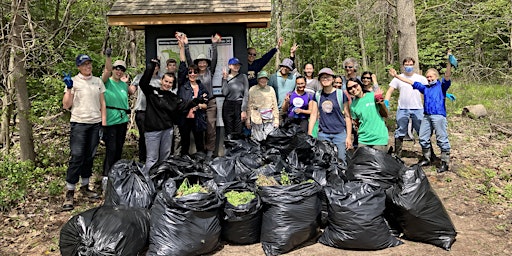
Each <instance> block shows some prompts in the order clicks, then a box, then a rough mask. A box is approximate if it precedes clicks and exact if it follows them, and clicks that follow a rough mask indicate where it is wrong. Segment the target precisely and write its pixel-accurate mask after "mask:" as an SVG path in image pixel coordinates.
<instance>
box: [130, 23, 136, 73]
mask: <svg viewBox="0 0 512 256" xmlns="http://www.w3.org/2000/svg"><path fill="white" fill-rule="evenodd" d="M128 33H129V34H130V43H129V46H128V51H129V55H130V66H131V67H137V37H136V35H135V30H133V29H130V30H129V31H128Z"/></svg>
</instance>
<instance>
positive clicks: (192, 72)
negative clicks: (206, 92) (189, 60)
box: [188, 70, 197, 75]
mask: <svg viewBox="0 0 512 256" xmlns="http://www.w3.org/2000/svg"><path fill="white" fill-rule="evenodd" d="M188 74H189V75H192V74H197V71H195V70H190V71H188Z"/></svg>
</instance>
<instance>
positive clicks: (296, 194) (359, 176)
mask: <svg viewBox="0 0 512 256" xmlns="http://www.w3.org/2000/svg"><path fill="white" fill-rule="evenodd" d="M225 146H226V151H225V152H226V154H225V156H222V157H217V158H215V159H213V160H211V161H206V160H205V158H204V155H199V154H197V155H195V156H193V157H176V156H171V157H170V158H168V159H166V160H164V161H162V162H159V163H157V164H155V165H154V166H153V167H152V168H151V170H150V172H149V174H146V175H144V174H143V173H142V172H141V169H142V165H141V164H139V163H135V162H133V161H128V160H120V161H119V162H118V163H116V164H115V165H114V167H113V168H112V170H111V172H110V173H109V181H108V184H107V190H106V194H105V203H104V205H103V206H101V207H97V208H94V209H90V210H88V211H85V212H83V213H80V214H78V215H76V216H74V217H72V218H71V219H70V220H69V221H68V222H67V223H66V224H65V225H64V226H63V228H62V229H61V235H60V251H61V254H62V255H64V256H66V255H140V254H143V253H146V255H203V254H207V253H211V252H213V251H215V250H218V249H220V247H221V246H222V244H223V243H231V244H239V245H246V244H254V243H259V242H261V244H262V248H263V251H264V253H265V255H280V254H283V253H287V252H289V251H292V250H294V249H295V248H298V247H300V246H304V245H307V244H311V243H315V242H317V241H318V242H320V243H322V244H324V245H328V246H332V247H336V248H341V249H350V250H379V249H385V248H388V247H393V246H398V245H401V244H402V243H403V241H402V239H405V240H411V241H419V242H424V243H429V244H433V245H435V246H438V247H441V248H443V249H445V250H450V248H451V246H452V244H453V243H454V242H455V236H456V234H457V233H456V231H455V227H454V226H453V223H452V221H451V219H450V217H449V216H448V214H447V212H446V210H445V209H444V206H443V205H442V203H441V201H440V200H439V198H438V197H437V195H436V194H435V192H434V191H433V189H432V188H431V186H430V184H429V182H428V179H427V177H426V176H425V173H424V172H423V171H422V169H421V168H420V167H419V166H412V167H408V166H406V165H405V164H404V163H403V162H402V161H401V160H400V159H397V158H395V157H392V156H390V155H388V154H385V153H384V152H381V151H378V150H375V149H373V148H368V147H360V148H358V149H357V150H355V151H354V152H353V153H352V154H351V156H350V158H349V159H348V165H347V166H343V165H342V164H341V163H340V162H339V161H338V160H337V157H336V156H337V152H336V148H335V146H334V145H333V144H331V143H328V142H321V141H318V140H316V139H314V138H312V137H310V136H308V135H306V134H304V133H303V132H300V130H299V128H298V126H294V125H292V126H287V127H284V128H281V129H276V130H274V131H273V132H272V133H271V134H270V135H269V136H268V137H267V139H266V140H265V141H263V142H256V141H253V140H251V139H247V138H244V139H236V140H228V141H226V142H225ZM284 174H285V175H284ZM283 175H284V176H283ZM262 177H263V178H264V180H271V181H272V182H271V183H269V184H262V183H261V180H262ZM184 182H188V183H190V184H199V185H200V186H201V187H202V188H203V189H204V191H202V192H200V193H192V194H188V195H183V196H182V195H179V189H178V188H179V187H180V186H181V185H182V184H183V183H184ZM229 191H237V192H246V191H247V192H251V193H252V194H254V198H253V199H251V200H250V201H249V202H248V203H246V204H241V205H232V204H231V203H230V202H228V201H227V199H226V196H225V194H226V193H227V192H229Z"/></svg>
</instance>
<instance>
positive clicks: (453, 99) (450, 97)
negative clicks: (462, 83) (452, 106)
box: [446, 93, 457, 102]
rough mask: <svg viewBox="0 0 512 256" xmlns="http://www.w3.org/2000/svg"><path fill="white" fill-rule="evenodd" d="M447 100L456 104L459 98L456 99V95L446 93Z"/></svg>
mask: <svg viewBox="0 0 512 256" xmlns="http://www.w3.org/2000/svg"><path fill="white" fill-rule="evenodd" d="M446 98H448V99H449V100H450V101H452V102H454V101H455V100H456V99H457V98H456V97H455V95H453V94H451V93H446Z"/></svg>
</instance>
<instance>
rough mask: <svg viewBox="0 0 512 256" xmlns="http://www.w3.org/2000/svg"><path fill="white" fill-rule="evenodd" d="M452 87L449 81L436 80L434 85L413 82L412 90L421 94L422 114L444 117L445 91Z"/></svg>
mask: <svg viewBox="0 0 512 256" xmlns="http://www.w3.org/2000/svg"><path fill="white" fill-rule="evenodd" d="M451 85H452V82H451V80H448V81H447V80H444V78H443V79H442V80H441V81H439V80H437V82H436V84H435V85H432V86H429V85H423V84H421V83H419V82H414V84H413V85H412V88H414V89H416V90H418V91H420V92H421V93H423V95H424V96H423V104H424V108H423V112H424V113H425V114H426V115H442V116H444V117H446V105H445V98H446V91H448V88H450V86H451Z"/></svg>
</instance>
